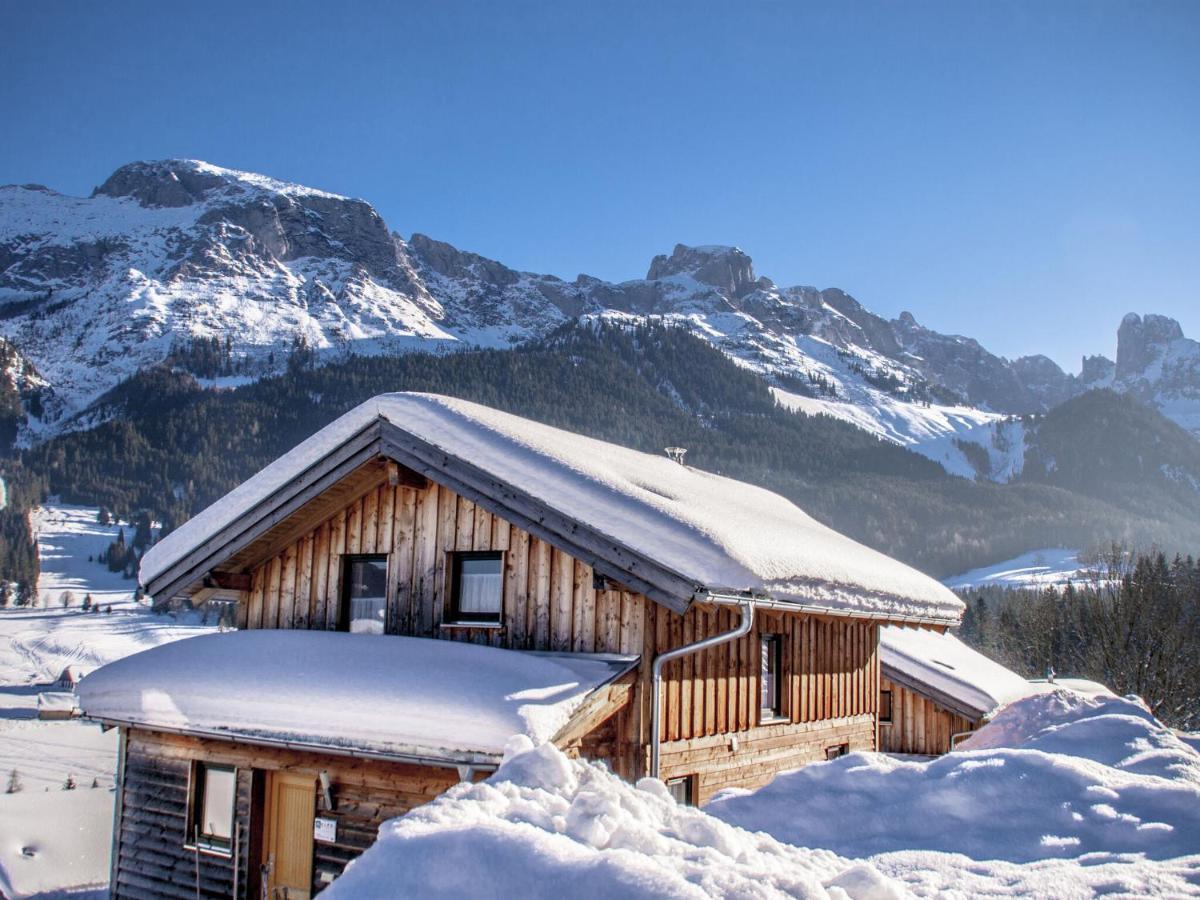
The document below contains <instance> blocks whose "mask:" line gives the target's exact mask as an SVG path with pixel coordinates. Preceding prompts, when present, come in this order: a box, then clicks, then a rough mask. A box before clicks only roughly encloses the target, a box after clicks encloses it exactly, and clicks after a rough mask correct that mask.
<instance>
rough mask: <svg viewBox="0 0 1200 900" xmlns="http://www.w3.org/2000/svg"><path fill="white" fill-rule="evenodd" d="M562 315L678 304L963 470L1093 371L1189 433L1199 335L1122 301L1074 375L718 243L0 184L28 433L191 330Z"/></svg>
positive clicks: (258, 188) (790, 399)
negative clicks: (1107, 343)
mask: <svg viewBox="0 0 1200 900" xmlns="http://www.w3.org/2000/svg"><path fill="white" fill-rule="evenodd" d="M580 317H607V318H617V319H621V318H648V317H654V318H661V319H665V320H669V321H675V322H679V323H680V324H684V325H686V326H687V327H689V328H691V329H692V330H693V331H694V332H695V333H696V334H698V335H700V336H701V337H703V338H705V339H706V340H708V341H710V342H711V343H713V344H714V345H715V346H717V347H719V348H720V349H721V350H723V351H724V352H726V353H727V354H729V355H730V356H731V357H732V358H734V359H735V360H737V361H738V362H739V363H741V364H743V365H745V366H747V367H749V368H751V369H753V370H755V371H757V372H759V373H761V374H762V375H763V376H764V377H766V378H768V380H770V381H771V382H772V384H773V386H774V388H775V390H776V392H777V396H778V398H779V399H780V401H781V402H783V403H784V404H785V405H788V406H790V407H792V408H795V409H798V410H803V411H805V412H808V413H826V414H829V415H833V416H835V417H838V418H841V419H845V420H847V421H850V422H853V423H854V424H856V425H859V426H860V427H863V428H866V429H868V430H870V431H872V432H874V433H876V434H878V435H880V436H881V437H883V438H886V439H888V440H892V441H896V442H898V443H901V444H905V445H908V446H911V447H913V448H914V449H917V450H918V451H919V452H922V453H925V454H926V455H928V456H930V457H932V458H934V459H937V460H938V461H940V462H942V464H943V465H945V466H946V467H947V469H949V470H950V471H953V472H958V473H961V474H964V475H972V476H973V475H976V474H982V475H986V476H988V477H992V478H996V479H999V480H1006V479H1007V478H1010V477H1012V476H1013V475H1014V474H1016V473H1017V472H1019V470H1020V465H1021V459H1022V442H1023V434H1022V426H1021V424H1020V422H1019V421H1015V420H1014V419H1013V418H1012V417H1013V415H1014V414H1020V413H1028V412H1038V411H1042V410H1045V409H1047V408H1049V407H1050V406H1053V405H1054V404H1056V403H1058V402H1061V401H1062V400H1064V399H1066V398H1068V397H1070V396H1073V395H1075V394H1077V393H1079V392H1080V391H1081V390H1083V389H1086V388H1087V387H1091V386H1098V385H1111V386H1114V387H1117V388H1119V389H1123V390H1129V391H1132V392H1135V393H1137V394H1138V396H1139V397H1142V398H1143V399H1146V400H1148V401H1149V402H1151V403H1153V404H1156V405H1159V406H1160V408H1161V409H1162V410H1163V412H1164V413H1166V414H1167V415H1169V416H1173V417H1176V418H1177V421H1181V423H1183V424H1185V425H1186V426H1187V427H1190V428H1192V429H1193V430H1194V431H1198V433H1200V399H1198V398H1200V364H1198V363H1197V360H1198V359H1200V353H1197V350H1200V345H1198V344H1196V342H1194V341H1189V340H1187V339H1186V338H1184V337H1183V336H1182V333H1181V332H1180V330H1179V326H1178V324H1177V323H1174V322H1172V321H1171V320H1164V319H1161V317H1156V316H1147V317H1146V318H1145V320H1142V319H1139V318H1138V317H1136V316H1134V317H1131V318H1127V319H1126V321H1125V323H1123V324H1122V326H1121V347H1122V348H1125V349H1123V350H1122V351H1121V352H1119V353H1118V360H1117V363H1115V364H1114V363H1109V362H1108V361H1107V360H1103V359H1102V358H1090V359H1088V360H1085V364H1084V371H1083V373H1082V374H1081V375H1080V376H1074V375H1068V374H1066V373H1064V372H1063V371H1062V370H1061V369H1060V368H1059V367H1058V366H1056V365H1055V364H1054V363H1053V362H1051V361H1050V360H1049V359H1047V358H1045V357H1026V358H1022V359H1018V360H1015V361H1009V360H1006V359H1003V358H1002V357H998V356H996V355H994V354H992V353H989V352H988V351H987V350H986V349H984V347H983V346H981V345H980V344H979V343H978V342H977V341H975V340H973V339H971V338H966V337H961V336H955V335H944V334H940V333H938V332H935V331H932V330H930V329H927V328H924V327H923V326H921V325H920V324H919V323H918V322H917V321H916V319H915V318H914V317H913V316H912V315H911V314H909V313H903V314H901V315H900V317H899V318H897V319H892V320H888V319H884V318H882V317H880V316H877V315H875V314H873V313H871V312H870V311H868V310H866V309H865V308H864V307H863V306H862V305H861V304H859V303H858V301H856V300H855V299H854V298H853V297H851V296H850V295H848V294H846V293H844V292H842V291H840V290H837V289H827V290H818V289H816V288H812V287H803V286H797V287H782V288H781V287H779V286H777V285H776V284H775V283H774V282H773V281H771V280H770V279H769V278H765V277H758V276H756V274H755V272H754V268H753V263H752V261H751V259H750V257H749V256H748V255H747V254H746V253H744V252H743V251H742V250H740V249H738V248H735V247H726V246H702V247H688V246H684V245H682V244H681V245H678V246H676V247H675V248H674V250H673V252H672V253H670V254H669V255H661V256H656V257H654V259H653V260H652V261H651V263H650V266H649V270H648V272H647V275H646V277H645V278H643V279H634V280H630V281H625V282H620V283H612V282H606V281H602V280H600V279H597V278H593V277H590V276H587V275H580V276H579V277H577V278H576V279H575V280H574V281H566V280H563V279H560V278H556V277H554V276H552V275H539V274H535V273H529V272H518V271H515V270H513V269H510V268H508V267H506V266H504V265H503V264H502V263H499V262H496V261H494V260H490V259H487V258H485V257H482V256H479V255H477V254H474V253H469V252H465V251H462V250H459V249H457V248H455V247H453V246H451V245H449V244H447V243H443V242H440V241H437V240H434V239H432V238H429V237H426V236H424V235H421V234H414V235H412V236H411V237H410V238H409V239H408V240H404V239H403V238H401V237H400V236H399V235H398V234H396V233H394V232H392V231H390V230H389V229H388V227H387V225H386V224H385V223H384V221H383V219H382V218H381V217H380V216H379V214H378V213H377V212H376V211H375V210H374V209H373V208H372V207H371V206H370V205H369V204H368V203H366V202H365V201H362V200H354V199H349V198H346V197H341V196H338V195H335V194H330V193H327V192H324V191H319V190H315V189H312V188H307V187H302V186H299V185H295V184H288V183H284V182H280V181H276V180H274V179H271V178H268V177H266V176H262V175H255V174H251V173H246V172H238V171H234V170H230V169H223V168H219V167H217V166H213V165H210V164H208V163H204V162H198V161H190V160H167V161H161V162H139V163H133V164H130V165H127V166H124V167H122V168H121V169H118V170H117V171H116V172H115V173H113V175H112V176H111V177H110V178H109V179H108V180H107V181H105V182H104V183H103V184H102V185H101V186H100V187H99V188H97V189H96V190H95V191H94V192H93V194H92V196H91V197H88V198H77V197H68V196H64V195H62V194H59V193H56V192H54V191H52V190H50V189H48V188H45V187H41V186H38V185H25V186H6V187H0V334H2V335H3V336H4V337H6V338H7V339H8V340H9V341H11V342H12V344H13V345H14V347H15V351H16V352H18V353H19V354H20V355H23V360H25V361H28V363H29V364H30V366H31V371H36V373H37V377H38V378H39V379H41V380H44V383H43V381H39V383H38V387H39V394H38V397H39V403H38V404H37V409H36V410H35V409H33V408H27V411H28V413H29V416H28V419H27V422H26V424H25V425H24V433H25V439H26V440H36V439H37V438H38V437H39V436H42V435H46V434H52V433H54V432H56V431H59V430H62V429H63V428H68V427H71V425H72V424H73V423H75V422H80V421H86V419H83V420H81V419H80V418H79V417H80V415H81V414H82V413H84V412H85V411H86V410H87V409H88V407H89V406H90V405H91V404H92V403H94V402H95V401H96V399H97V398H99V397H100V396H101V395H102V394H103V393H104V392H105V391H107V390H108V389H110V388H111V387H113V386H114V385H115V384H117V383H119V382H120V381H122V380H124V379H125V378H127V377H128V376H129V375H131V374H132V373H133V372H134V371H136V370H137V369H139V368H141V367H145V366H148V365H152V364H155V363H159V362H162V361H163V360H165V359H168V358H169V357H172V354H173V353H175V352H177V351H178V349H179V348H180V347H181V346H185V345H187V343H188V342H189V341H193V340H195V339H199V338H205V339H208V338H216V339H218V340H219V341H221V342H228V346H229V348H230V352H231V354H232V356H233V357H234V358H235V359H237V360H238V371H239V372H240V373H241V375H242V377H251V378H253V377H256V376H258V375H261V374H265V373H268V372H271V371H276V370H278V368H279V367H280V366H281V365H282V364H283V363H284V361H285V359H286V356H287V354H288V352H289V349H290V348H292V347H293V346H295V345H296V342H297V341H303V343H304V344H305V345H307V346H308V347H310V348H312V349H314V350H315V351H316V352H317V353H318V354H319V355H324V356H326V357H330V356H333V357H336V356H338V355H343V354H350V353H356V354H378V353H393V352H402V351H405V350H411V349H438V348H445V349H450V348H457V347H471V346H490V347H505V346H511V345H513V344H516V343H520V342H523V341H527V340H530V339H536V338H539V337H542V336H544V335H546V334H547V333H549V332H550V331H551V330H553V329H554V328H556V327H558V326H559V325H561V324H562V323H563V322H566V321H568V320H571V319H576V318H580ZM1168 323H1169V324H1168ZM1170 326H1174V327H1173V329H1172V328H1171V327H1170ZM23 364H24V362H23ZM968 445H975V447H976V449H972V447H971V446H968Z"/></svg>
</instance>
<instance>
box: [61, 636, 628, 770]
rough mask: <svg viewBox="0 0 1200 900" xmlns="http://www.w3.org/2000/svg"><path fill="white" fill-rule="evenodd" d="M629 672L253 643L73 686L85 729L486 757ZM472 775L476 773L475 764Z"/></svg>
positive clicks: (185, 650) (389, 644)
mask: <svg viewBox="0 0 1200 900" xmlns="http://www.w3.org/2000/svg"><path fill="white" fill-rule="evenodd" d="M634 662H635V658H632V657H613V656H607V655H604V654H587V655H584V654H566V653H554V654H547V653H525V652H519V651H515V650H500V649H497V648H494V647H483V646H478V645H476V644H466V643H459V642H456V641H445V640H434V639H430V638H415V637H403V636H399V635H367V634H347V633H343V632H328V631H290V630H284V631H274V630H265V629H264V630H258V629H255V630H251V631H240V632H228V633H225V634H213V635H207V636H204V637H198V638H193V639H192V640H188V641H181V642H178V643H175V644H172V645H171V646H168V647H156V648H154V649H152V650H147V651H145V652H143V653H138V654H136V655H134V656H128V657H125V658H124V659H121V660H118V661H117V662H114V663H110V664H109V665H107V666H105V667H104V668H103V669H100V670H99V671H97V672H93V673H92V674H91V675H90V676H88V677H87V678H85V679H84V680H83V682H82V683H81V684H80V685H79V688H78V689H77V693H78V694H79V702H80V706H81V707H82V709H83V712H84V714H85V715H87V716H90V717H93V718H96V719H101V720H107V721H117V722H130V723H136V724H142V725H150V726H160V727H167V728H184V729H187V730H189V731H198V732H204V733H213V734H219V735H231V736H232V735H238V736H244V737H251V738H253V737H258V738H264V739H271V740H294V741H300V742H304V743H312V744H317V745H323V746H330V747H341V748H354V749H360V750H367V751H371V752H375V753H385V754H394V755H410V756H437V758H439V759H440V758H446V759H450V758H457V755H459V754H467V755H476V756H483V757H487V756H495V757H497V758H498V757H499V755H500V754H501V753H502V752H503V750H504V744H505V742H506V741H507V740H508V739H509V738H510V737H512V736H513V735H514V734H520V735H526V736H528V737H529V738H530V739H532V740H533V741H534V742H536V743H541V742H543V741H547V740H549V739H551V738H552V737H553V736H554V735H555V733H556V732H558V731H559V729H561V728H562V727H563V726H564V725H565V724H566V723H567V721H568V720H569V719H570V717H571V714H572V713H573V712H574V711H575V710H576V709H577V708H578V707H579V705H580V704H581V703H582V702H583V701H584V700H585V699H586V698H587V696H588V694H589V693H591V692H592V691H593V690H595V689H596V688H598V687H600V686H601V685H603V684H605V683H606V682H608V681H610V680H611V679H612V678H614V677H616V676H617V675H619V674H620V673H621V672H623V671H625V670H626V669H628V668H629V667H630V666H631V665H632V664H633V663H634ZM480 761H484V760H480Z"/></svg>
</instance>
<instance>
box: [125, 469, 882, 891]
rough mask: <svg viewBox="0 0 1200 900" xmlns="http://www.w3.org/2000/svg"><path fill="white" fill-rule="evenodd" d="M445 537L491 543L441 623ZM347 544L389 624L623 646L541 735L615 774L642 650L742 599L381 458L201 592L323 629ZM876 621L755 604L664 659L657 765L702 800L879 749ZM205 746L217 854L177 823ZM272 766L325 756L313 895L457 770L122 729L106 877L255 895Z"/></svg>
mask: <svg viewBox="0 0 1200 900" xmlns="http://www.w3.org/2000/svg"><path fill="white" fill-rule="evenodd" d="M462 551H501V552H502V553H503V554H504V556H503V582H504V589H503V606H502V610H503V612H502V616H501V621H500V622H499V623H498V624H496V625H487V626H480V625H476V626H470V627H467V626H462V625H457V624H453V623H451V622H448V621H446V609H447V607H448V603H447V600H448V597H447V593H448V590H449V587H450V580H451V579H450V568H451V560H452V554H453V553H456V552H462ZM359 554H386V556H387V609H386V615H385V626H384V628H385V631H386V632H387V633H391V634H403V635H412V636H418V637H426V638H435V639H444V640H454V641H471V642H475V643H479V644H486V645H490V646H493V647H498V648H506V649H512V650H543V651H571V652H580V653H600V652H602V653H616V654H624V655H629V656H637V657H639V658H640V662H639V664H638V666H637V667H636V669H634V670H633V671H632V672H631V673H629V674H628V676H627V677H626V678H624V679H622V680H621V681H620V682H619V683H617V684H614V685H611V686H610V687H609V688H606V691H607V693H606V695H605V698H606V699H605V703H604V704H601V705H597V706H596V707H595V709H594V710H591V711H585V712H584V713H583V714H582V718H581V719H580V720H579V721H577V722H576V723H575V724H576V727H575V728H574V730H572V731H570V732H569V733H564V734H562V735H560V738H561V739H560V740H559V741H558V743H559V746H561V747H562V748H563V749H564V750H566V751H567V752H568V753H571V754H578V755H582V756H586V757H588V758H593V759H600V760H604V761H606V762H608V763H609V764H610V765H611V767H612V768H613V769H614V771H616V772H617V773H618V774H620V775H622V776H624V777H626V778H629V779H635V778H637V777H640V776H641V775H643V774H645V773H646V772H647V770H648V767H649V744H650V735H649V723H650V704H651V702H652V699H653V697H652V690H651V681H650V676H651V662H652V661H653V659H654V658H655V657H657V656H658V655H659V654H661V653H662V652H664V651H666V650H668V649H672V648H675V647H679V646H681V645H683V644H687V643H691V642H693V641H696V640H699V639H701V638H704V637H707V636H710V635H714V634H718V633H721V632H726V631H729V630H731V629H732V628H733V627H734V626H735V624H736V622H737V620H738V615H739V613H738V611H737V610H736V609H734V608H731V607H722V606H714V605H706V604H698V603H696V604H692V605H691V607H690V608H688V610H687V611H686V612H685V613H682V614H681V613H679V612H676V611H675V610H674V609H672V608H669V607H668V606H667V605H664V604H662V603H658V602H653V601H651V600H650V599H648V598H647V597H646V596H645V595H644V594H642V593H638V592H635V591H633V590H629V589H627V588H626V587H625V586H623V585H622V584H619V583H616V582H615V581H613V580H611V579H604V578H598V577H597V576H596V574H595V573H594V572H593V569H592V567H591V566H590V565H588V564H587V563H586V562H584V561H582V560H580V559H578V558H575V557H573V556H571V555H570V554H569V553H567V552H565V551H564V550H562V549H560V548H559V547H557V546H552V545H551V544H550V543H548V542H547V541H546V540H542V539H540V538H538V537H536V536H535V535H534V534H532V533H531V532H530V531H529V530H526V529H524V528H522V527H519V526H518V525H517V524H514V523H513V522H510V521H507V520H505V519H503V518H501V517H500V516H499V515H498V514H495V513H493V512H489V511H488V510H487V509H485V508H484V507H483V506H481V505H477V504H476V503H473V502H472V501H471V500H469V499H467V498H466V497H464V496H462V495H460V494H458V493H456V492H454V491H452V490H450V489H449V488H447V487H445V486H443V485H440V484H438V483H435V482H434V481H432V480H422V479H404V478H396V477H395V473H394V470H393V471H392V472H391V475H390V477H389V468H388V466H387V464H386V463H385V462H384V461H382V460H372V461H370V462H369V463H367V464H366V465H363V466H361V467H360V468H359V469H358V470H355V471H354V472H352V473H350V474H349V475H348V476H347V477H346V478H345V479H343V481H342V482H340V483H339V485H338V487H337V489H336V490H333V489H331V490H330V491H327V492H326V493H325V494H323V495H321V496H319V497H317V498H316V499H314V500H312V501H310V502H309V503H308V504H307V505H306V506H304V507H302V508H301V509H299V510H298V511H294V512H293V513H291V514H289V516H287V517H286V518H283V519H281V520H280V521H279V522H277V523H275V524H274V525H273V526H272V528H271V529H270V531H268V532H267V533H266V534H265V535H263V536H262V537H260V538H258V539H257V540H256V541H255V542H254V543H253V544H251V545H249V546H247V547H245V548H243V549H242V550H241V551H240V552H239V553H238V554H237V556H236V557H235V558H233V559H231V560H229V561H227V562H226V563H224V564H222V567H221V568H222V571H221V572H218V573H213V574H214V576H219V579H217V578H214V580H219V581H220V582H221V583H225V584H238V585H244V589H242V590H223V591H219V592H214V591H212V590H206V592H205V593H204V594H203V595H201V596H203V597H210V596H220V597H221V598H223V599H229V598H236V599H237V601H238V625H239V627H241V628H251V629H254V628H292V629H324V630H330V629H334V628H336V627H337V626H338V622H339V604H340V602H341V597H342V593H343V591H342V579H343V576H344V572H345V568H346V566H345V562H346V557H348V556H353V555H359ZM879 624H880V623H879V622H876V621H873V620H868V619H846V618H833V617H827V616H818V615H812V614H806V613H800V612H779V611H764V610H758V611H757V612H756V616H755V622H754V627H753V629H752V630H751V632H750V633H749V634H747V635H745V636H744V637H742V638H740V639H738V640H735V641H732V642H729V643H725V644H722V645H719V646H716V647H713V648H710V649H708V650H705V651H702V652H700V653H696V654H694V655H689V656H685V657H683V658H681V659H679V660H675V661H672V662H671V663H669V664H668V665H667V666H666V667H665V669H664V673H663V685H662V703H663V706H662V711H663V714H662V723H661V734H660V738H661V742H662V743H661V775H662V777H663V778H664V779H673V778H687V779H689V780H690V783H691V787H692V790H691V796H692V797H693V799H694V800H695V802H698V803H703V802H705V801H706V800H707V799H708V798H709V797H711V796H712V794H713V793H714V792H715V791H717V790H720V789H722V788H725V787H732V786H737V787H755V786H758V785H761V784H763V783H765V782H766V781H768V780H770V778H771V777H772V776H773V775H775V774H776V773H777V772H779V771H781V770H784V769H789V768H795V767H796V766H799V765H803V764H804V763H807V762H811V761H814V760H819V759H825V758H826V757H827V756H828V755H830V754H831V753H836V752H841V751H844V750H872V749H876V745H877V722H876V716H877V704H878V701H879V685H880V659H879V651H878V635H879V631H878V629H879ZM766 635H774V636H777V638H778V642H777V644H778V647H779V654H780V669H779V673H778V678H779V684H780V692H779V693H780V708H779V711H778V715H775V716H771V717H769V718H767V717H764V714H763V713H762V711H761V709H760V705H761V702H760V701H761V696H762V695H761V691H762V684H761V680H760V668H761V644H760V641H761V640H762V638H763V637H764V636H766ZM208 759H212V760H217V761H220V762H223V763H227V764H230V765H236V766H237V767H238V778H239V781H238V800H237V817H238V832H237V833H238V841H237V845H238V850H237V851H236V852H234V853H233V854H232V856H230V857H228V858H225V857H213V856H210V855H206V854H204V853H199V854H198V853H197V852H196V851H194V850H186V849H184V842H183V840H182V834H183V831H184V828H183V823H184V817H185V810H186V803H187V790H188V788H187V784H188V781H187V777H188V772H189V767H190V766H191V765H192V764H193V763H194V761H196V760H208ZM276 770H287V771H290V772H299V773H303V774H305V775H308V776H311V778H313V779H315V778H317V775H318V773H319V772H321V771H325V772H327V773H328V775H329V776H330V778H331V779H332V781H333V785H334V794H335V796H336V798H337V802H336V804H335V809H334V810H333V811H332V812H330V813H329V814H330V815H332V816H334V817H336V819H337V821H338V829H339V830H338V834H339V840H338V842H336V843H333V844H325V843H321V842H317V843H316V844H315V845H314V851H313V886H312V889H313V891H314V892H316V891H319V890H320V889H321V887H323V886H324V885H325V884H326V883H327V879H328V878H331V877H335V876H336V875H337V874H338V873H339V872H340V871H341V868H342V867H343V866H344V865H345V863H346V862H347V861H348V860H349V859H351V858H353V856H355V855H357V854H358V853H360V852H362V850H363V849H365V848H366V847H367V846H368V845H369V844H370V843H371V841H372V840H373V838H374V835H375V831H376V829H377V827H378V825H379V823H380V822H382V821H383V820H384V819H386V818H389V817H391V816H395V815H398V814H400V813H403V812H405V811H406V810H408V809H410V808H412V807H413V806H415V805H417V804H419V803H423V802H426V801H427V800H429V799H431V798H432V797H434V796H436V795H437V794H438V793H440V792H441V791H443V790H444V789H445V788H447V787H449V786H450V785H451V784H453V783H454V782H456V781H457V780H459V773H458V772H457V771H456V770H455V769H452V768H437V767H421V766H417V765H412V764H405V763H399V762H385V761H381V760H363V759H353V758H348V757H332V756H324V755H321V754H319V753H309V752H305V751H301V750H296V749H280V748H268V747H251V746H249V745H245V744H233V743H228V742H218V741H210V740H201V739H199V738H195V737H184V736H176V735H164V734H156V733H153V732H150V731H147V730H144V729H140V728H135V729H132V730H130V731H129V732H128V751H127V754H126V757H125V771H124V773H123V792H122V799H121V807H120V818H121V825H120V829H119V832H118V846H117V858H116V861H115V866H114V881H113V888H114V893H115V894H116V895H118V896H130V897H141V896H180V897H182V896H188V897H194V896H197V894H199V895H202V896H229V895H230V894H231V893H232V894H234V895H236V896H258V894H257V893H256V892H257V890H258V874H257V869H256V868H255V867H256V866H258V865H259V864H260V863H261V857H262V848H261V841H262V837H261V828H262V824H261V823H262V814H261V811H260V810H259V807H260V806H261V804H262V802H263V801H262V790H263V788H262V784H261V778H262V777H263V775H262V773H264V772H271V771H276ZM319 799H320V798H319V797H318V798H317V800H316V801H314V802H319ZM318 814H319V813H318ZM197 872H199V874H198V875H197V874H196V873H197ZM323 873H324V874H323ZM197 885H198V887H197Z"/></svg>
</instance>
